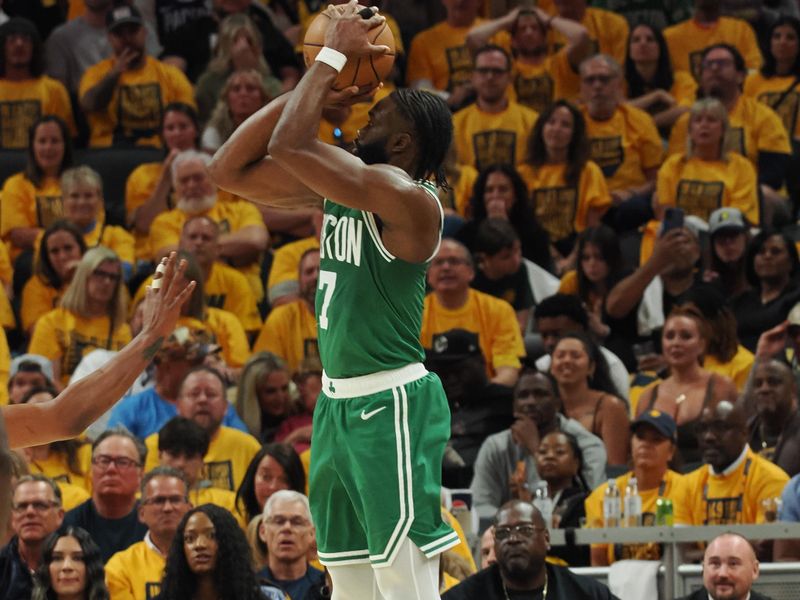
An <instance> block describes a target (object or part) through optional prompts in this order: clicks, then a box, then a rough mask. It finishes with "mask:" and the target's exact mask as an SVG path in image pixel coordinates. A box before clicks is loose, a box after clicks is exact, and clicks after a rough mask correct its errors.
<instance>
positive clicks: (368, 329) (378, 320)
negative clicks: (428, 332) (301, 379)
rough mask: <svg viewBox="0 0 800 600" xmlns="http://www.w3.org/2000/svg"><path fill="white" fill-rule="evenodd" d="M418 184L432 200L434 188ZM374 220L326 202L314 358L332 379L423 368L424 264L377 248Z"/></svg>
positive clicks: (378, 237) (378, 240)
mask: <svg viewBox="0 0 800 600" xmlns="http://www.w3.org/2000/svg"><path fill="white" fill-rule="evenodd" d="M419 185H421V186H422V187H424V188H425V190H426V191H427V192H428V193H429V194H430V195H431V197H432V201H434V202H438V200H437V199H436V190H435V187H434V186H433V185H432V184H430V183H428V182H421V183H420V184H419ZM378 222H379V221H378V218H377V216H376V215H374V214H373V213H370V212H368V211H361V210H356V209H352V208H347V207H346V206H342V205H340V204H337V203H335V202H332V201H331V200H327V199H326V200H325V215H324V218H323V222H322V234H321V242H320V272H319V283H318V286H317V297H316V305H315V314H316V317H317V323H318V326H317V331H318V343H319V353H320V358H321V360H322V364H323V366H324V367H325V372H326V373H327V374H328V376H330V377H332V378H344V377H356V376H359V375H366V374H369V373H376V372H379V371H386V370H389V369H398V368H400V367H404V366H406V365H408V364H411V363H416V362H421V361H422V360H423V359H424V356H425V354H424V351H423V349H422V345H421V344H420V341H419V331H420V327H421V325H422V304H423V300H424V298H425V272H426V271H427V268H428V263H427V262H424V263H409V262H406V261H404V260H402V259H399V258H397V257H395V256H392V254H391V253H389V251H388V250H387V249H386V248H385V246H384V245H383V241H382V240H381V233H380V228H379V225H378Z"/></svg>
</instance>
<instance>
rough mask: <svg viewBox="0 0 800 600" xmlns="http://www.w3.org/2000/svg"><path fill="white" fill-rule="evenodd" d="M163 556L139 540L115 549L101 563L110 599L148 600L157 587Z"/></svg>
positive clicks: (159, 581) (162, 573) (161, 570)
mask: <svg viewBox="0 0 800 600" xmlns="http://www.w3.org/2000/svg"><path fill="white" fill-rule="evenodd" d="M165 567H166V560H165V558H164V557H163V556H162V555H161V553H160V552H159V551H158V550H156V549H155V546H153V545H152V542H149V543H148V541H147V540H143V541H141V542H136V543H135V544H133V545H132V546H129V547H128V548H127V549H125V550H123V551H121V552H117V553H116V554H114V555H113V556H112V557H111V558H109V559H108V562H107V563H106V565H105V571H106V585H107V586H108V591H109V593H110V594H111V598H112V600H151V599H152V598H155V597H156V596H157V595H158V593H159V592H160V591H161V578H162V577H163V575H164V568H165Z"/></svg>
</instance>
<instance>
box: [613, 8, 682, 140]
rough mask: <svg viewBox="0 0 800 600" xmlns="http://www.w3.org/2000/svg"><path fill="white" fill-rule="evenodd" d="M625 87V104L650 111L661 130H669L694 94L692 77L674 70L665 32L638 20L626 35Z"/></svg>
mask: <svg viewBox="0 0 800 600" xmlns="http://www.w3.org/2000/svg"><path fill="white" fill-rule="evenodd" d="M625 86H626V88H627V96H628V103H629V104H630V105H631V106H635V107H636V108H640V109H642V110H643V111H645V112H647V113H649V114H650V115H651V116H652V117H653V121H655V124H656V126H657V127H658V128H659V129H660V130H661V131H662V132H668V131H669V128H670V127H672V124H673V123H674V122H675V121H677V120H678V117H680V116H681V115H682V114H683V113H685V112H686V111H687V110H688V109H689V107H690V106H691V104H692V102H694V100H695V97H696V95H697V83H696V82H695V81H694V78H693V77H692V76H691V74H689V73H686V72H684V71H675V70H673V68H672V62H671V61H670V58H669V50H668V48H667V42H666V40H665V39H664V35H663V34H662V33H661V31H660V30H659V29H657V28H655V27H653V26H652V25H650V24H648V23H639V24H638V25H636V27H634V28H633V29H631V32H630V35H629V36H628V52H627V54H626V56H625Z"/></svg>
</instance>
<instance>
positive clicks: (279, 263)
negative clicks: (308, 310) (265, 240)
mask: <svg viewBox="0 0 800 600" xmlns="http://www.w3.org/2000/svg"><path fill="white" fill-rule="evenodd" d="M312 248H319V239H317V237H316V236H313V235H312V236H311V237H307V238H303V239H302V240H297V241H296V242H290V243H288V244H285V245H283V246H281V247H280V248H278V249H277V250H275V253H274V255H273V258H272V267H271V268H270V270H269V277H268V278H267V290H268V292H267V294H268V296H269V300H270V302H272V301H274V300H275V298H277V297H278V296H283V295H285V294H290V293H295V294H296V293H297V273H298V270H299V269H300V259H301V258H302V257H303V254H305V253H306V251H307V250H310V249H312Z"/></svg>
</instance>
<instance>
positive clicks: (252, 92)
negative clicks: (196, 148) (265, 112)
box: [200, 69, 273, 153]
mask: <svg viewBox="0 0 800 600" xmlns="http://www.w3.org/2000/svg"><path fill="white" fill-rule="evenodd" d="M272 97H273V96H272V94H270V92H269V90H268V89H267V86H266V85H264V80H263V79H262V77H261V75H259V73H258V71H256V70H255V69H245V70H243V71H234V72H233V73H232V74H231V76H230V77H228V80H227V81H226V82H225V85H224V86H223V88H222V91H221V92H220V95H219V100H218V101H217V105H216V106H215V107H214V112H213V113H212V114H211V119H210V120H209V121H208V125H206V128H205V129H204V130H203V135H202V137H201V139H200V146H201V147H202V148H203V150H206V151H207V152H211V153H213V152H216V151H217V150H218V149H219V147H220V146H222V144H224V143H225V140H227V139H228V138H229V137H230V135H231V134H232V133H233V132H234V130H235V129H236V128H237V127H238V126H239V125H241V124H242V123H243V122H244V120H245V119H247V117H249V116H250V115H252V114H253V113H254V112H256V111H257V110H258V109H259V108H261V107H262V106H264V105H265V104H266V103H267V102H269V101H270V100H271V99H272Z"/></svg>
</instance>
